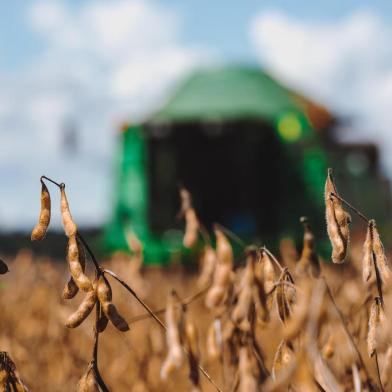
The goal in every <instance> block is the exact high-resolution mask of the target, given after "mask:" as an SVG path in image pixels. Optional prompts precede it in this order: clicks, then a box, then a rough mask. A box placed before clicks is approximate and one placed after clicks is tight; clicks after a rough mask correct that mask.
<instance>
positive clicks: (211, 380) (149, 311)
mask: <svg viewBox="0 0 392 392" xmlns="http://www.w3.org/2000/svg"><path fill="white" fill-rule="evenodd" d="M102 272H103V273H104V274H108V275H110V276H111V277H112V278H114V279H115V280H117V282H118V283H120V284H121V285H122V286H123V287H124V288H125V289H126V290H127V291H129V292H130V293H131V294H132V295H133V297H134V298H135V299H136V300H137V301H138V302H139V303H140V305H142V306H143V308H144V309H146V310H147V312H148V313H149V315H150V316H151V317H152V318H153V319H154V320H155V321H156V322H157V323H158V324H159V325H160V326H161V328H163V329H164V330H165V331H166V330H167V327H166V325H165V324H164V323H163V322H162V321H161V320H160V319H159V317H157V316H156V315H155V314H154V312H153V311H152V310H151V309H150V307H149V306H148V305H147V304H146V303H145V302H144V301H143V300H142V299H141V298H140V297H139V296H138V295H137V294H136V292H135V291H134V290H133V289H132V288H131V287H130V286H128V285H127V284H126V283H125V282H124V281H123V280H122V279H121V278H119V277H118V276H117V275H116V274H115V273H114V272H113V271H110V270H107V269H103V270H102ZM183 350H184V352H185V354H186V355H189V353H188V351H187V350H186V349H185V348H184V347H183ZM197 367H198V368H199V370H200V371H201V372H202V374H203V375H204V377H205V378H206V379H207V380H208V382H209V383H210V384H211V385H212V386H213V387H214V388H215V389H216V390H217V391H218V392H222V390H221V389H220V388H219V387H218V385H216V384H215V382H214V380H213V379H212V378H211V376H210V375H209V374H208V373H207V371H206V370H205V369H204V368H203V367H202V366H201V365H199V364H198V365H197Z"/></svg>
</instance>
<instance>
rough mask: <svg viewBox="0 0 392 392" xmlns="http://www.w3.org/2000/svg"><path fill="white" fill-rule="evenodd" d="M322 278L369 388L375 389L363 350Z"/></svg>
mask: <svg viewBox="0 0 392 392" xmlns="http://www.w3.org/2000/svg"><path fill="white" fill-rule="evenodd" d="M322 279H323V280H324V282H325V287H326V291H327V294H328V297H329V298H330V300H331V303H332V305H333V307H334V309H335V311H336V313H337V315H338V317H339V319H340V322H341V324H342V327H343V329H344V332H345V333H346V335H347V337H348V339H349V340H350V343H351V346H352V347H353V348H354V350H355V352H356V354H357V356H358V359H359V362H360V363H361V366H362V368H363V370H364V372H365V374H366V384H367V385H368V387H369V390H371V391H374V388H373V385H372V384H371V382H370V375H369V372H368V370H367V368H366V365H365V362H364V360H363V357H362V355H361V352H360V351H359V349H358V347H357V345H356V344H355V341H354V338H353V336H352V335H351V333H350V331H349V330H348V328H347V324H346V320H345V317H344V315H343V313H342V312H341V311H340V309H339V308H338V305H337V304H336V302H335V299H334V297H333V295H332V292H331V289H330V288H329V286H328V283H327V281H326V279H325V278H322Z"/></svg>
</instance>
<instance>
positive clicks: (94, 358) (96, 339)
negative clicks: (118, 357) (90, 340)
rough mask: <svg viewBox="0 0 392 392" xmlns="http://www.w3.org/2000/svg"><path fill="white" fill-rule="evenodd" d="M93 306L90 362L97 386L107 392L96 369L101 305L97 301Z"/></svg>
mask: <svg viewBox="0 0 392 392" xmlns="http://www.w3.org/2000/svg"><path fill="white" fill-rule="evenodd" d="M95 306H96V309H95V325H94V347H93V359H92V361H91V362H92V365H93V370H94V373H95V377H96V379H97V382H98V385H99V387H100V388H101V390H102V392H109V389H108V387H107V386H106V385H105V383H104V381H103V379H102V377H101V374H100V373H99V369H98V341H99V332H98V322H99V314H100V310H101V304H100V303H99V301H97V303H96V305H95Z"/></svg>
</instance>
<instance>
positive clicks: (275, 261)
mask: <svg viewBox="0 0 392 392" xmlns="http://www.w3.org/2000/svg"><path fill="white" fill-rule="evenodd" d="M260 250H261V252H265V253H267V255H268V256H269V257H271V259H272V260H273V262H274V263H275V264H276V265H277V266H278V268H279V270H280V272H284V270H285V269H284V268H283V267H282V265H281V264H280V263H279V261H278V259H277V258H276V257H275V256H274V255H273V254H272V252H270V251H269V250H268V248H267V247H266V246H263V247H261V248H260ZM287 273H288V270H287Z"/></svg>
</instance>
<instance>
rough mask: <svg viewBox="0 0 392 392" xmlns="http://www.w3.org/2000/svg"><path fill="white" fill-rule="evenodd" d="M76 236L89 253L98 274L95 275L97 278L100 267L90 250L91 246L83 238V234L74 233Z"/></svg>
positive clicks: (100, 273) (99, 273)
mask: <svg viewBox="0 0 392 392" xmlns="http://www.w3.org/2000/svg"><path fill="white" fill-rule="evenodd" d="M76 236H77V237H78V239H79V240H80V242H81V243H82V244H83V246H84V247H85V248H86V250H87V252H88V254H89V255H90V257H91V260H92V262H93V263H94V267H95V271H96V272H97V274H98V275H97V277H98V278H99V277H100V276H101V275H102V268H101V266H100V265H99V263H98V260H97V259H96V257H95V255H94V253H93V251H92V250H91V248H90V247H89V245H88V243H87V242H86V240H85V239H84V238H83V236H82V235H81V234H80V233H79V232H77V233H76Z"/></svg>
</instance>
